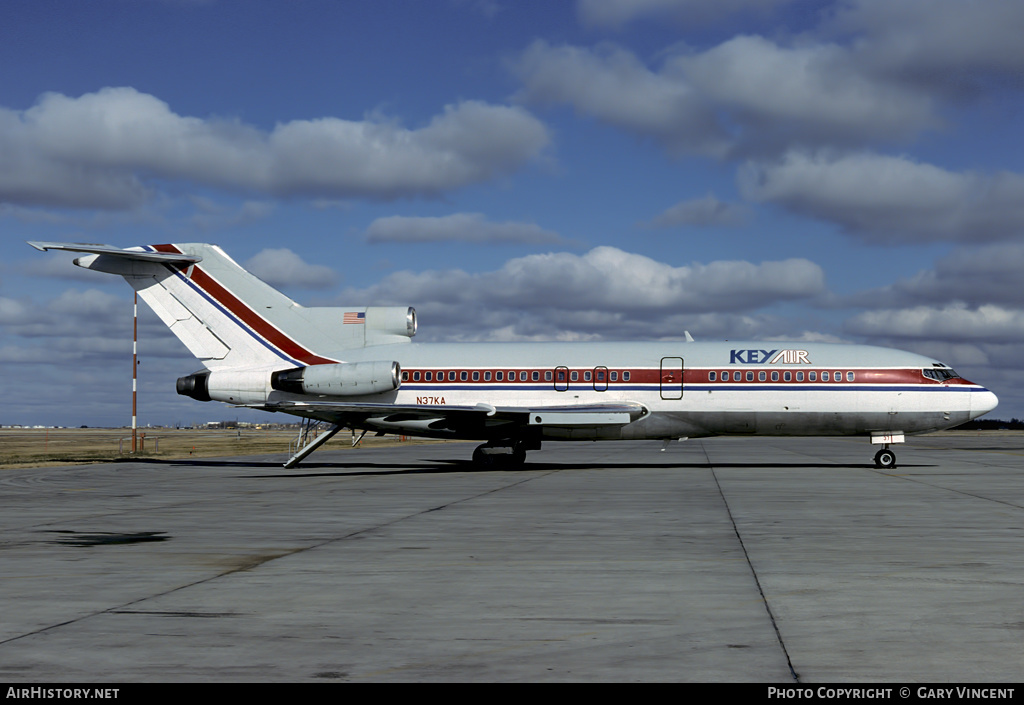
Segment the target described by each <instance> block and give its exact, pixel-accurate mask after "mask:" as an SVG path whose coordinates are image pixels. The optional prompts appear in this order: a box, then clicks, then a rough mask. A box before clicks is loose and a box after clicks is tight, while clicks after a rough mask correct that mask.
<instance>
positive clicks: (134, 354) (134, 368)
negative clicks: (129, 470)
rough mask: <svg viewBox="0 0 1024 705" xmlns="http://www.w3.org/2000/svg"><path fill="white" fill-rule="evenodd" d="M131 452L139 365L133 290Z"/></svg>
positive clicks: (136, 296)
mask: <svg viewBox="0 0 1024 705" xmlns="http://www.w3.org/2000/svg"><path fill="white" fill-rule="evenodd" d="M132 328H133V330H132V453H135V451H136V450H137V449H138V447H137V445H136V438H135V432H136V429H137V428H138V423H137V422H136V418H137V417H136V413H135V411H136V406H135V403H136V395H137V391H138V379H139V374H138V367H139V294H138V292H135V309H134V311H133V316H132Z"/></svg>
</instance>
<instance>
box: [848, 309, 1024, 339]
mask: <svg viewBox="0 0 1024 705" xmlns="http://www.w3.org/2000/svg"><path fill="white" fill-rule="evenodd" d="M846 328H847V330H849V331H850V332H852V333H856V334H860V335H867V336H876V337H886V338H915V339H920V340H939V341H962V342H968V343H977V342H989V343H1024V310H1021V309H1010V308H1005V307H1003V306H997V305H994V304H984V305H982V306H977V307H968V306H967V305H966V304H962V303H954V304H949V305H946V306H943V307H932V306H917V307H914V308H909V309H897V310H885V311H865V312H864V313H861V314H858V315H857V316H854V317H853V318H851V319H850V320H849V321H847V323H846Z"/></svg>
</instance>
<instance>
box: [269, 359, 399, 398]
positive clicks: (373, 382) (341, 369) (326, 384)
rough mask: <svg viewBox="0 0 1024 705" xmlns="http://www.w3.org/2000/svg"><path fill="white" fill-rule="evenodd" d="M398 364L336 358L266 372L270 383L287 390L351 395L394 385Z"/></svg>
mask: <svg viewBox="0 0 1024 705" xmlns="http://www.w3.org/2000/svg"><path fill="white" fill-rule="evenodd" d="M401 384H402V368H401V366H400V365H399V364H398V363H397V362H394V361H384V360H381V361H377V362H339V363H336V364H328V365H310V366H308V367H294V368H292V369H290V370H279V371H278V372H274V373H273V374H272V375H270V386H271V388H273V389H276V390H277V391H279V392H288V393H290V394H322V395H325V396H332V397H351V396H361V395H365V394H380V393H382V392H390V391H393V390H395V389H398V387H399V386H401Z"/></svg>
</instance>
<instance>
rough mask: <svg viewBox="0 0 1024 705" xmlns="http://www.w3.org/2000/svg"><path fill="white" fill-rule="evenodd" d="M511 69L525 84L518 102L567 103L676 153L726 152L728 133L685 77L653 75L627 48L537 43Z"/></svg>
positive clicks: (716, 153) (584, 112) (663, 74)
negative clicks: (655, 141)
mask: <svg viewBox="0 0 1024 705" xmlns="http://www.w3.org/2000/svg"><path fill="white" fill-rule="evenodd" d="M513 70H514V71H515V72H516V73H517V75H518V76H519V78H520V79H521V80H522V82H523V89H522V90H521V91H520V93H519V95H518V97H519V98H520V99H522V100H528V101H537V102H544V103H568V104H570V105H572V106H573V107H574V108H575V109H576V110H577V111H578V112H580V113H583V114H586V115H593V116H595V117H597V118H599V119H601V120H603V121H605V122H608V123H610V124H612V125H615V126H616V127H620V128H622V129H625V130H628V131H630V132H633V133H635V134H639V135H641V136H644V137H650V138H653V139H655V140H657V141H659V142H661V143H662V144H664V145H665V146H666V147H667V148H668V149H670V150H671V151H673V152H676V153H682V152H689V151H692V152H697V153H701V154H713V155H721V154H723V152H724V150H725V149H726V147H727V144H728V141H729V136H728V134H727V133H726V131H725V130H724V129H723V128H722V127H721V126H720V125H719V124H718V123H717V121H716V118H715V115H714V114H713V113H712V111H711V109H710V106H709V105H708V104H707V103H706V102H705V100H704V99H703V98H702V97H701V96H700V95H699V94H698V93H697V92H696V91H695V90H693V88H692V87H691V86H690V85H689V84H688V82H687V81H686V80H685V77H681V76H675V75H668V74H665V73H660V74H659V73H655V72H653V71H651V70H649V69H648V68H647V67H646V66H644V64H643V63H642V62H641V61H640V60H639V59H637V58H636V57H635V56H634V55H633V54H632V53H631V52H629V51H626V50H625V49H620V48H616V47H613V46H610V45H603V46H601V47H598V48H597V49H596V50H593V51H591V50H589V49H581V48H577V47H571V46H562V47H553V46H551V45H549V44H548V43H547V42H544V41H536V42H534V43H533V44H532V45H531V46H530V47H529V48H528V49H527V50H526V51H525V52H524V53H523V55H522V57H521V58H520V60H519V61H518V62H516V63H515V64H514V65H513Z"/></svg>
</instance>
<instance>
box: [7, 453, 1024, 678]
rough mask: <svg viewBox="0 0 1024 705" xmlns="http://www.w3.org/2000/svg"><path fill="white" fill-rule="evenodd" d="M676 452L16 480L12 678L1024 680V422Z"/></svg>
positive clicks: (352, 456)
mask: <svg viewBox="0 0 1024 705" xmlns="http://www.w3.org/2000/svg"><path fill="white" fill-rule="evenodd" d="M336 443H337V441H336ZM660 447H661V445H660V444H659V443H619V442H607V443H593V444H589V443H563V444H559V443H547V444H545V446H544V449H543V450H541V451H537V452H532V453H530V454H529V456H528V462H527V465H526V466H524V467H523V468H521V469H493V470H483V471H480V470H473V469H472V466H471V465H470V464H469V462H468V459H469V456H470V454H471V452H472V448H473V445H472V444H462V443H447V444H434V445H405V446H398V447H389V448H377V449H366V450H334V451H332V450H331V446H330V445H328V446H327V448H326V449H324V450H321V451H319V452H318V453H316V454H314V455H312V456H311V457H310V458H309V459H308V462H306V463H304V464H303V465H302V466H301V467H299V468H297V469H295V470H292V471H286V470H283V469H282V468H281V467H280V465H281V463H282V462H283V460H284V456H283V455H281V456H253V457H245V458H230V459H204V460H195V461H160V462H123V463H116V464H107V465H87V466H63V467H54V468H34V469H17V470H5V471H3V472H0V502H2V505H0V506H2V507H3V511H2V513H0V527H2V531H3V533H2V538H0V611H2V619H0V681H2V682H7V683H44V682H78V683H111V682H142V681H167V682H196V681H246V682H249V681H283V682H297V681H319V682H325V681H356V682H373V681H712V682H715V681H754V682H766V683H773V684H782V685H792V684H794V683H796V682H800V683H814V682H830V683H831V682H862V683H878V682H931V683H935V682H1002V681H1018V680H1020V678H1021V674H1022V673H1024V599H1022V595H1024V474H1022V472H1021V469H1022V467H1024V435H1020V434H1010V433H1008V434H987V435H977V434H974V435H972V434H964V435H949V434H944V435H936V436H928V437H922V438H911V439H909V442H908V443H907V444H906V445H905V446H896V447H895V449H896V452H897V456H898V460H899V465H898V467H896V468H894V469H891V470H877V469H875V468H874V467H873V464H872V462H871V457H872V455H873V453H874V450H875V449H874V448H872V447H871V446H870V445H869V444H868V443H867V441H866V440H865V439H854V438H846V439H833V438H828V439H806V438H805V439H775V438H760V439H758V438H747V439H728V438H723V439H707V440H700V441H688V442H684V443H673V444H672V445H671V446H670V447H669V448H668V449H667V450H666V451H665V452H661V451H660Z"/></svg>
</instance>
